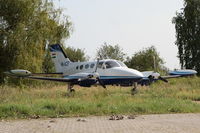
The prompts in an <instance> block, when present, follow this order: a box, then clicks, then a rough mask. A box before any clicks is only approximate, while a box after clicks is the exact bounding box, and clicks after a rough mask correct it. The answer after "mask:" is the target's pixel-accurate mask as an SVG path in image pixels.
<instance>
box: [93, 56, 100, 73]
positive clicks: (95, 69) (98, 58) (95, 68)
mask: <svg viewBox="0 0 200 133" xmlns="http://www.w3.org/2000/svg"><path fill="white" fill-rule="evenodd" d="M98 64H99V58H98V59H97V64H96V67H95V70H94V73H96V72H97V68H98Z"/></svg>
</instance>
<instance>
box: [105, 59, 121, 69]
mask: <svg viewBox="0 0 200 133" xmlns="http://www.w3.org/2000/svg"><path fill="white" fill-rule="evenodd" d="M105 65H106V68H107V69H108V68H113V67H120V65H119V64H118V63H117V62H115V61H107V62H106V63H105Z"/></svg>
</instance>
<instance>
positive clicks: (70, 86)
mask: <svg viewBox="0 0 200 133" xmlns="http://www.w3.org/2000/svg"><path fill="white" fill-rule="evenodd" d="M73 87H74V85H73V84H68V86H67V91H68V93H72V92H75V89H74V88H73Z"/></svg>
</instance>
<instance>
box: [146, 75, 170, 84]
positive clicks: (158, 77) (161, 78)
mask: <svg viewBox="0 0 200 133" xmlns="http://www.w3.org/2000/svg"><path fill="white" fill-rule="evenodd" d="M148 78H149V80H150V82H153V81H155V80H161V81H163V82H166V83H168V80H166V79H165V78H163V77H162V76H160V74H159V73H153V74H151V75H149V77H148Z"/></svg>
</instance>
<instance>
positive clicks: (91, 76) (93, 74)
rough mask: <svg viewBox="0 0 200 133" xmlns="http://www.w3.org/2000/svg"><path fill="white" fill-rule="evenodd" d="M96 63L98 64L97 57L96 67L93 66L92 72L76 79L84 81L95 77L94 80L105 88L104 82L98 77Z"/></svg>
mask: <svg viewBox="0 0 200 133" xmlns="http://www.w3.org/2000/svg"><path fill="white" fill-rule="evenodd" d="M98 64H99V58H98V59H97V64H96V67H95V69H94V72H92V73H91V74H88V75H87V76H86V77H83V78H80V79H78V81H84V80H88V79H92V78H96V80H97V81H98V82H99V84H100V85H101V86H102V87H103V88H106V86H105V84H104V83H103V81H102V80H101V79H100V76H99V73H97V68H98Z"/></svg>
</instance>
